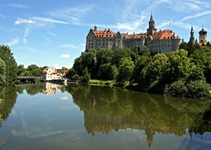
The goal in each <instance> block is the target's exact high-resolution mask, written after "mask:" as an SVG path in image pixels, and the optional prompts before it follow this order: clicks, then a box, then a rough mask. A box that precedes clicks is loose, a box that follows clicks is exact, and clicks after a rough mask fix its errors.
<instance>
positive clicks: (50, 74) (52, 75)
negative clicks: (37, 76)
mask: <svg viewBox="0 0 211 150" xmlns="http://www.w3.org/2000/svg"><path fill="white" fill-rule="evenodd" d="M42 78H43V80H44V81H51V80H58V79H62V74H61V73H57V71H56V68H50V67H49V68H45V69H44V70H43V76H42Z"/></svg>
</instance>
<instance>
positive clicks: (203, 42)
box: [190, 27, 211, 47]
mask: <svg viewBox="0 0 211 150" xmlns="http://www.w3.org/2000/svg"><path fill="white" fill-rule="evenodd" d="M190 41H192V42H195V41H194V31H193V27H191V31H190ZM199 45H200V46H209V47H211V41H210V42H209V41H207V31H206V30H204V28H203V27H202V29H201V30H200V31H199Z"/></svg>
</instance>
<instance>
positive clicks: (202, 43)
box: [199, 41, 211, 46]
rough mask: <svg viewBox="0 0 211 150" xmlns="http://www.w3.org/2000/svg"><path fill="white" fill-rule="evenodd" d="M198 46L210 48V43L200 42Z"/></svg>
mask: <svg viewBox="0 0 211 150" xmlns="http://www.w3.org/2000/svg"><path fill="white" fill-rule="evenodd" d="M199 46H211V41H210V42H201V43H199Z"/></svg>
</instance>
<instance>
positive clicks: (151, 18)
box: [150, 11, 154, 21]
mask: <svg viewBox="0 0 211 150" xmlns="http://www.w3.org/2000/svg"><path fill="white" fill-rule="evenodd" d="M150 21H154V20H153V16H152V11H151V16H150Z"/></svg>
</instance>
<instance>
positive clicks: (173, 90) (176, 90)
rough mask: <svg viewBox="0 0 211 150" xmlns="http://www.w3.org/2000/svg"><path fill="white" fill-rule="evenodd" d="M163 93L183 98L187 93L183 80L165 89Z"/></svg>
mask: <svg viewBox="0 0 211 150" xmlns="http://www.w3.org/2000/svg"><path fill="white" fill-rule="evenodd" d="M164 93H165V94H166V95H171V96H175V97H184V96H186V95H187V93H188V89H187V87H186V86H185V82H184V81H183V80H178V81H176V82H173V83H172V84H170V85H167V86H166V87H165V90H164Z"/></svg>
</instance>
